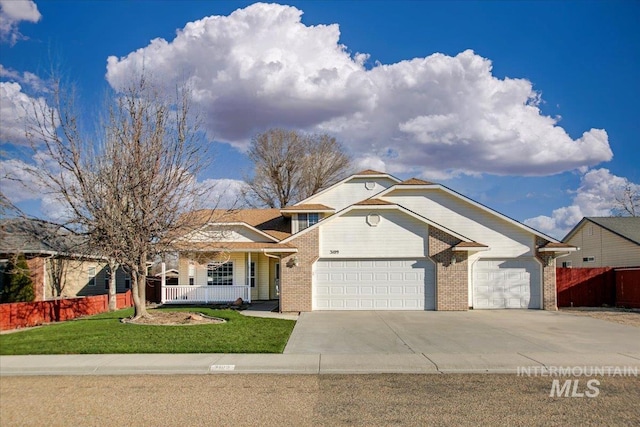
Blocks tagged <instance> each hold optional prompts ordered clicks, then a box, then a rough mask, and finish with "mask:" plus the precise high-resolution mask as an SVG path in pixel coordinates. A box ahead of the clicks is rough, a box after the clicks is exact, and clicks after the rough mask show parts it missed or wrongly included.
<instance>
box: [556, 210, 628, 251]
mask: <svg viewBox="0 0 640 427" xmlns="http://www.w3.org/2000/svg"><path fill="white" fill-rule="evenodd" d="M587 221H589V222H592V223H594V224H596V225H599V226H600V227H602V228H604V229H605V230H608V231H610V232H612V233H613V234H617V235H618V236H620V237H622V238H623V239H626V240H629V241H630V242H632V243H635V244H636V245H640V217H632V216H630V217H593V216H591V217H584V218H582V220H581V221H580V222H579V223H578V224H577V225H576V226H575V227H573V229H571V231H569V233H568V234H567V235H566V236H565V238H564V239H562V241H564V242H566V241H567V240H569V239H571V238H572V237H573V235H574V234H575V233H576V231H578V229H579V228H580V227H581V226H582V225H583V224H584V223H585V222H587Z"/></svg>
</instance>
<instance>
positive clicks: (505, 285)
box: [473, 258, 542, 309]
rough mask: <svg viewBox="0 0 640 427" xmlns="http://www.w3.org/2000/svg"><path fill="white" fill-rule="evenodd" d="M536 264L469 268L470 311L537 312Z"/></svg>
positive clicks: (501, 262) (494, 262)
mask: <svg viewBox="0 0 640 427" xmlns="http://www.w3.org/2000/svg"><path fill="white" fill-rule="evenodd" d="M541 288H542V286H541V280H540V264H538V263H537V262H536V261H535V260H534V259H531V258H526V259H522V258H515V259H480V260H478V261H476V263H475V264H474V265H473V308H475V309H483V308H540V299H541V298H540V295H541V293H540V291H541Z"/></svg>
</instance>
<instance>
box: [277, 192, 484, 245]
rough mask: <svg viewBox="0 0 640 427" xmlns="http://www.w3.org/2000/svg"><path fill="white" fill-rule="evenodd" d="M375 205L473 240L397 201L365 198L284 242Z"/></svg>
mask: <svg viewBox="0 0 640 427" xmlns="http://www.w3.org/2000/svg"><path fill="white" fill-rule="evenodd" d="M374 207H377V209H380V210H385V209H394V210H398V211H400V212H403V213H405V214H406V215H409V216H411V217H413V218H415V219H417V220H418V221H421V222H423V223H425V224H427V225H429V226H431V227H435V228H437V229H440V230H442V231H444V232H446V233H447V234H450V235H451V236H453V237H455V238H456V239H460V240H461V241H463V242H473V241H472V240H471V239H469V238H468V237H465V236H463V235H462V234H459V233H457V232H456V231H454V230H451V229H449V228H447V227H445V226H444V225H441V224H438V223H437V222H435V221H432V220H430V219H429V218H425V217H424V216H422V215H420V214H417V213H415V212H413V211H412V210H409V209H407V208H405V207H404V206H401V205H398V204H396V203H391V202H387V201H386V200H379V199H367V200H363V201H362V202H360V203H356V204H353V205H351V206H347V207H346V208H344V209H342V210H341V211H340V212H338V213H336V214H335V215H332V216H330V217H329V218H327V219H324V220H322V221H319V222H317V223H315V224H314V225H312V226H310V227H307V228H305V229H304V230H302V231H300V232H298V233H296V234H294V235H291V236H290V237H288V238H286V239H284V240H282V243H288V242H289V241H290V240H292V239H295V238H298V237H300V236H301V235H303V234H306V233H308V232H309V231H311V230H314V229H316V228H318V227H321V226H323V225H325V224H327V223H328V222H331V221H335V220H336V219H337V218H340V217H341V216H343V215H345V214H346V213H348V212H351V211H353V210H365V209H374ZM473 243H474V245H473V247H478V246H480V247H486V246H485V245H483V244H479V243H477V242H473Z"/></svg>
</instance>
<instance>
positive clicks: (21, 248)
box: [0, 219, 131, 301]
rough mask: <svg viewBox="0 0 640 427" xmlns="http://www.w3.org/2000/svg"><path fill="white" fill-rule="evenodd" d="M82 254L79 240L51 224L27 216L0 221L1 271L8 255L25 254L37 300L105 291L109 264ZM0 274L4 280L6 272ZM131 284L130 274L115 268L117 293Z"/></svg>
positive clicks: (108, 276) (108, 277)
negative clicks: (25, 217) (28, 218)
mask: <svg viewBox="0 0 640 427" xmlns="http://www.w3.org/2000/svg"><path fill="white" fill-rule="evenodd" d="M85 253H86V251H85V250H84V247H83V240H82V239H80V238H79V237H78V236H75V235H72V234H71V233H69V232H67V231H64V230H62V229H60V228H59V227H56V226H54V225H52V224H49V223H45V222H41V221H37V220H26V219H10V220H3V221H1V222H0V270H1V271H3V272H4V270H5V267H6V265H7V262H8V260H9V259H10V258H11V257H17V256H18V255H20V254H22V255H24V257H25V258H26V260H27V265H28V266H29V272H30V275H31V280H32V281H33V288H34V293H35V295H36V298H35V300H36V301H42V300H49V299H54V298H71V297H76V296H87V295H101V294H106V293H108V289H109V280H110V279H111V274H110V273H109V266H108V263H107V262H106V261H105V260H104V259H103V258H100V257H96V256H87V255H85ZM0 277H3V280H4V278H5V277H6V274H0ZM2 286H3V283H0V290H1V289H2ZM130 287H131V279H130V277H129V276H128V275H127V274H126V273H125V272H124V271H122V270H121V269H118V270H117V271H116V289H117V292H125V291H126V290H127V289H129V288H130Z"/></svg>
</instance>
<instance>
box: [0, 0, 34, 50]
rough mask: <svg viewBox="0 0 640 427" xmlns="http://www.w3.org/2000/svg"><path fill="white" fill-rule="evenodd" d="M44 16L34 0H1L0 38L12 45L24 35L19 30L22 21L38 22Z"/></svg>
mask: <svg viewBox="0 0 640 427" xmlns="http://www.w3.org/2000/svg"><path fill="white" fill-rule="evenodd" d="M40 18H42V15H40V12H39V11H38V6H37V5H36V4H35V2H34V1H32V0H0V40H2V41H6V42H8V43H10V44H11V45H13V44H15V43H16V42H17V41H18V40H20V39H23V38H24V36H23V35H22V34H20V32H19V31H18V24H19V23H20V22H21V21H27V22H34V23H35V22H38V21H39V20H40Z"/></svg>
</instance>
